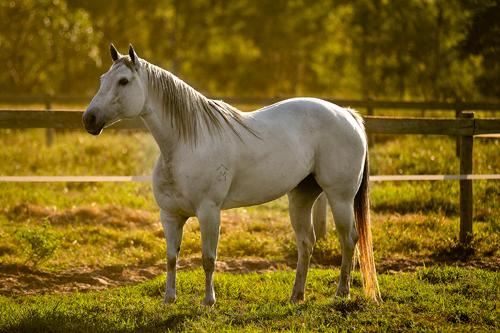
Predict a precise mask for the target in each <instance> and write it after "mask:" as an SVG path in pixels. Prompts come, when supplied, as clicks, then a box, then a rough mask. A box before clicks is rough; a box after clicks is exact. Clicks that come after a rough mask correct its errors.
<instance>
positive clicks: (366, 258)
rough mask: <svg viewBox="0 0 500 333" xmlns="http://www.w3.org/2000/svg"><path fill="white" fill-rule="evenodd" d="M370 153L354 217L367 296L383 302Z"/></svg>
mask: <svg viewBox="0 0 500 333" xmlns="http://www.w3.org/2000/svg"><path fill="white" fill-rule="evenodd" d="M368 174H369V165H368V151H366V156H365V167H364V170H363V179H362V181H361V185H360V187H359V189H358V192H357V193H356V196H355V197H354V216H355V219H356V229H357V231H358V237H359V239H358V249H359V267H360V270H361V278H362V281H363V289H364V292H365V295H366V296H367V297H369V298H371V299H373V300H374V301H376V302H378V301H381V300H382V298H381V296H380V290H379V287H378V281H377V272H376V270H375V260H374V257H373V245H372V232H371V226H370V197H369V188H368Z"/></svg>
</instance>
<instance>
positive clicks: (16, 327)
mask: <svg viewBox="0 0 500 333" xmlns="http://www.w3.org/2000/svg"><path fill="white" fill-rule="evenodd" d="M293 277H294V273H293V272H290V271H280V272H273V273H265V274H228V273H218V274H217V275H216V280H215V289H216V293H217V296H218V302H217V304H216V305H215V306H214V307H213V308H204V307H202V306H201V305H199V304H200V300H201V298H202V295H203V286H204V282H203V279H204V277H203V272H202V270H201V269H199V270H194V271H184V272H180V273H179V275H178V299H177V302H176V303H175V304H174V305H170V306H165V305H163V304H162V303H161V300H162V293H163V288H164V282H165V280H164V277H160V278H156V279H153V280H151V281H149V282H145V283H141V284H139V285H136V286H133V287H122V288H116V289H111V290H108V291H104V292H89V293H73V294H70V295H40V296H24V297H17V298H6V297H0V312H1V313H2V314H3V315H2V316H1V317H0V331H6V332H7V331H8V332H25V331H51V332H68V331H72V332H88V331H92V332H110V331H113V332H114V331H120V332H132V331H140V332H150V331H159V330H173V331H213V332H216V331H238V332H241V331H275V330H290V331H311V330H313V331H343V330H353V331H354V330H355V331H358V330H361V331H436V330H437V331H450V332H451V331H470V330H479V331H495V330H498V329H499V326H498V324H499V323H498V320H497V319H498V310H497V309H496V302H497V300H498V297H499V294H498V292H499V291H498V288H497V287H498V286H497V285H498V275H497V274H496V273H494V272H488V271H483V270H479V269H474V270H469V269H464V268H454V267H444V268H430V269H429V268H427V269H422V270H419V271H417V272H415V273H397V274H381V275H380V278H379V280H380V288H381V290H382V295H383V298H384V302H383V303H381V304H374V303H372V302H370V301H368V300H366V299H365V298H363V296H362V295H361V286H360V281H359V275H358V274H355V276H354V280H353V288H352V298H351V299H334V298H333V295H334V292H335V288H336V283H337V279H338V270H331V269H312V270H311V271H310V274H309V277H308V283H307V287H306V291H307V295H306V301H305V302H304V303H302V304H295V305H294V304H290V303H289V302H288V297H289V293H290V290H291V287H292V284H293Z"/></svg>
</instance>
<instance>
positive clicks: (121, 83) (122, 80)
mask: <svg viewBox="0 0 500 333" xmlns="http://www.w3.org/2000/svg"><path fill="white" fill-rule="evenodd" d="M127 83H128V80H127V79H126V78H123V79H120V81H118V84H119V85H121V86H124V85H126V84H127Z"/></svg>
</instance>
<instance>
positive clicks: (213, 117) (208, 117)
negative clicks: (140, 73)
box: [127, 59, 256, 144]
mask: <svg viewBox="0 0 500 333" xmlns="http://www.w3.org/2000/svg"><path fill="white" fill-rule="evenodd" d="M127 60H128V59H127ZM140 62H141V67H142V68H144V70H145V72H146V74H147V80H148V84H149V87H150V91H151V90H152V91H153V92H154V93H155V94H156V95H157V96H158V97H159V98H160V100H161V101H162V103H161V104H162V106H163V110H162V114H164V115H168V117H170V121H171V124H172V127H174V128H175V129H176V130H177V132H178V135H179V137H180V138H181V139H183V140H185V141H187V142H191V143H194V144H196V142H197V140H198V138H199V135H200V127H201V125H202V124H204V125H205V126H206V128H207V129H208V131H209V133H210V134H211V135H221V134H223V133H224V131H223V129H224V125H227V126H228V127H229V128H230V129H231V130H232V131H233V132H234V133H235V134H236V135H237V136H238V138H240V139H241V136H240V134H239V133H238V131H237V128H236V126H238V125H239V126H241V127H243V128H244V129H245V130H247V131H249V132H250V133H252V134H253V135H255V136H256V134H255V132H254V131H253V130H252V129H251V128H250V127H248V125H247V124H245V123H244V118H243V116H242V114H241V111H239V110H238V109H236V108H235V107H233V106H231V105H229V104H227V103H225V102H223V101H218V100H213V99H209V98H207V97H205V96H203V95H202V94H201V93H200V92H198V91H196V90H195V89H194V88H193V87H191V86H190V85H188V84H187V83H185V82H184V81H182V80H181V79H179V78H178V77H177V76H175V75H174V74H172V73H170V72H168V71H166V70H164V69H162V68H160V67H158V66H156V65H153V64H151V63H149V62H147V61H145V60H143V59H140Z"/></svg>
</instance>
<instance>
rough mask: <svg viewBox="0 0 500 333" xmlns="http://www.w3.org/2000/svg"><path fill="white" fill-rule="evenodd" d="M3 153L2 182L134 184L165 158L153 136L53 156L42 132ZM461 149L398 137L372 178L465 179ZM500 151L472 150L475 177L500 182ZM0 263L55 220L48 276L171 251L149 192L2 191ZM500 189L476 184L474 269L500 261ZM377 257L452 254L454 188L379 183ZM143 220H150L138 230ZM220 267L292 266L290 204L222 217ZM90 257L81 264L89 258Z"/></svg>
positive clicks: (71, 137) (23, 186)
mask: <svg viewBox="0 0 500 333" xmlns="http://www.w3.org/2000/svg"><path fill="white" fill-rule="evenodd" d="M0 138H1V139H2V142H3V143H4V145H5V147H6V148H5V149H4V150H1V151H0V158H1V159H2V160H4V161H7V163H2V164H0V174H2V175H26V174H36V175H88V174H96V175H133V174H143V175H144V174H149V173H150V172H151V168H152V166H153V163H154V160H155V158H156V155H157V153H158V152H157V149H156V148H155V146H154V143H153V141H152V139H151V138H150V136H149V135H148V134H146V133H141V132H116V131H107V132H106V133H105V134H104V136H102V137H100V138H98V139H96V138H94V137H92V136H89V135H87V134H85V133H82V132H71V131H63V132H58V133H57V135H56V141H55V144H54V145H53V146H52V147H46V146H45V145H44V138H45V137H44V131H43V130H29V131H14V130H1V131H0ZM454 142H455V141H454V139H453V138H451V139H450V138H442V137H423V136H402V137H398V138H397V139H396V140H389V141H387V140H386V141H383V140H382V141H380V142H379V143H377V144H376V145H375V147H374V148H373V149H372V150H371V167H372V173H373V174H400V173H404V174H436V173H438V174H439V173H445V174H448V173H452V174H453V173H457V170H458V159H457V158H456V157H455V155H454V152H455V151H454ZM499 148H500V140H482V139H481V140H476V141H475V151H474V157H475V170H476V171H477V172H479V173H499V172H500V163H499V160H498V156H499V155H498V153H499ZM0 189H1V193H2V195H1V196H0V204H1V207H2V212H1V214H0V236H1V237H0V262H2V263H18V264H23V263H24V262H25V261H26V258H25V254H24V252H23V251H22V247H23V244H21V242H20V240H19V239H18V238H16V236H15V233H16V231H17V230H23V229H26V230H29V229H30V228H33V227H34V226H37V225H41V224H43V223H44V222H45V221H47V220H48V221H49V222H50V224H51V228H52V229H53V230H54V232H56V233H57V234H58V235H59V236H60V238H61V239H62V245H61V247H60V249H59V250H58V251H56V252H55V254H54V255H53V256H52V258H50V259H49V260H47V261H46V262H44V263H41V265H42V267H43V268H45V269H51V270H54V269H55V270H58V269H67V268H71V267H80V266H107V265H126V264H128V263H155V262H156V263H157V262H162V261H163V260H164V253H165V252H164V251H165V243H164V237H163V232H162V231H161V226H160V223H159V213H158V208H157V206H156V204H155V202H154V199H153V196H152V191H151V185H150V184H147V183H57V184H50V183H49V184H43V183H39V184H30V183H2V184H0ZM499 197H500V186H499V183H498V182H497V181H478V182H474V198H475V202H474V207H475V208H474V209H475V210H474V216H475V219H476V222H475V224H474V232H475V242H474V246H475V248H476V250H475V252H474V253H473V254H472V256H473V257H475V258H481V257H485V258H488V257H492V256H493V257H495V256H498V246H497V244H498V243H499V238H498V236H497V235H498V234H499V233H498V230H499V224H498V223H499V220H498V216H500V203H499V201H498V198H499ZM371 198H372V210H373V212H374V213H373V214H372V218H373V235H374V246H375V256H376V258H377V260H382V259H384V258H403V259H404V258H410V259H413V260H422V261H428V260H429V258H431V259H432V258H440V256H446V255H451V254H450V253H447V252H446V251H447V249H450V248H451V249H453V248H454V247H456V245H457V235H458V226H459V221H458V211H459V207H458V203H459V187H458V182H454V181H446V182H394V183H391V182H388V183H373V184H372V195H371ZM137 221H143V223H138V222H137ZM222 221H223V222H222V227H221V237H220V245H219V258H221V259H222V260H225V259H231V258H242V257H258V258H265V259H267V260H272V261H280V262H288V263H292V264H293V262H294V261H295V256H296V254H295V253H296V251H295V244H294V234H293V231H292V228H291V226H290V224H289V221H288V209H287V200H286V198H280V199H279V200H276V201H273V202H270V203H267V204H265V205H259V206H254V207H246V208H239V209H234V210H230V211H226V212H223V215H222ZM329 221H330V222H329V238H328V239H327V240H325V241H322V242H319V243H318V244H317V246H316V250H315V253H314V257H313V262H314V263H318V264H327V265H331V264H338V262H339V260H340V259H339V258H340V249H339V244H338V241H337V238H336V234H335V231H334V228H333V223H332V219H331V216H329ZM200 251H201V243H200V232H199V225H198V223H197V221H196V219H191V220H190V222H188V224H187V226H186V230H185V232H184V240H183V244H182V249H181V258H189V257H192V256H194V257H199V256H200ZM82 254H85V255H82Z"/></svg>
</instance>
